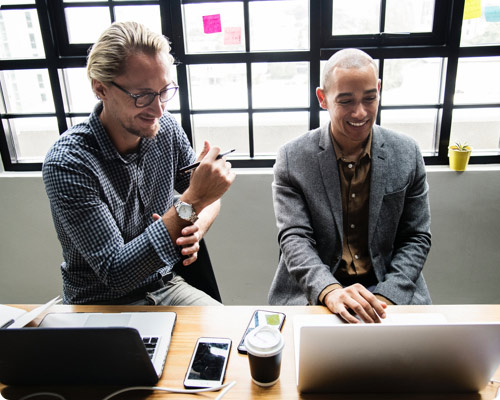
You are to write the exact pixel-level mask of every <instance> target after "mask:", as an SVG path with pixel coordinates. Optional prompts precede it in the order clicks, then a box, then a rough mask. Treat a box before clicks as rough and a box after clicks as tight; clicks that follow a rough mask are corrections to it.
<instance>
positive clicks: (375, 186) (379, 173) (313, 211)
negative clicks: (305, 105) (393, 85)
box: [269, 49, 431, 323]
mask: <svg viewBox="0 0 500 400" xmlns="http://www.w3.org/2000/svg"><path fill="white" fill-rule="evenodd" d="M380 85H381V82H380V80H379V79H378V70H377V65H376V64H375V62H374V61H373V59H372V58H371V57H370V56H369V55H368V54H366V53H364V52H363V51H361V50H357V49H345V50H341V51H339V52H337V53H335V54H334V55H333V56H332V57H331V58H330V60H329V61H328V62H327V64H326V66H325V68H324V71H323V77H322V86H321V88H318V89H317V90H316V95H317V97H318V100H319V103H320V105H321V107H322V108H323V109H327V110H328V112H329V114H330V123H329V124H327V125H325V126H323V127H321V128H318V129H314V130H312V131H310V132H308V133H306V134H305V135H302V136H301V137H299V138H297V139H295V140H293V141H291V142H289V143H287V144H285V145H284V146H282V147H281V148H280V150H279V152H278V156H277V159H276V164H275V166H274V182H273V200H274V208H275V214H276V221H277V226H278V230H279V233H278V240H279V244H280V250H281V256H280V260H279V265H278V269H277V271H276V274H275V277H274V280H273V282H272V285H271V289H270V293H269V302H270V304H288V305H304V304H324V305H325V306H327V307H328V309H330V310H331V311H332V312H334V313H337V314H339V315H340V316H341V317H342V318H344V319H345V320H346V321H348V322H353V323H356V322H359V320H363V321H365V322H380V318H385V311H384V310H385V308H386V307H387V304H430V302H431V299H430V295H429V292H428V290H427V286H426V284H425V281H424V278H423V276H422V268H423V266H424V263H425V260H426V258H427V254H428V252H429V249H430V246H431V233H430V210H429V199H428V185H427V180H426V172H425V167H424V162H423V158H422V155H421V153H420V151H419V148H418V145H417V143H416V142H415V141H414V140H413V139H411V138H409V137H407V136H404V135H401V134H398V133H396V132H393V131H390V130H388V129H384V128H381V127H380V126H377V125H375V119H376V116H377V111H378V105H379V94H380ZM356 317H357V318H356Z"/></svg>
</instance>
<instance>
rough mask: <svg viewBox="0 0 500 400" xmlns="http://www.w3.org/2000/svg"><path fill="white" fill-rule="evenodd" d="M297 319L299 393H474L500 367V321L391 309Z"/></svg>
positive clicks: (308, 316)
mask: <svg viewBox="0 0 500 400" xmlns="http://www.w3.org/2000/svg"><path fill="white" fill-rule="evenodd" d="M293 324H294V344H295V362H296V377H297V388H298V390H299V391H300V392H309V393H314V392H331V393H335V392H343V393H348V392H354V393H356V392H398V393H402V392H470V391H473V392H475V391H479V390H481V389H482V388H484V387H485V386H486V385H487V384H488V381H489V380H490V379H491V378H492V376H493V374H494V373H495V371H496V369H497V368H498V366H499V364H500V323H464V324H452V323H447V322H446V319H445V318H444V316H443V315H441V314H403V315H402V314H392V315H388V318H387V320H386V321H384V322H383V323H382V324H357V325H350V324H346V323H344V322H343V321H342V320H341V319H340V318H339V317H337V316H336V315H333V314H332V315H299V316H296V317H295V318H294V321H293Z"/></svg>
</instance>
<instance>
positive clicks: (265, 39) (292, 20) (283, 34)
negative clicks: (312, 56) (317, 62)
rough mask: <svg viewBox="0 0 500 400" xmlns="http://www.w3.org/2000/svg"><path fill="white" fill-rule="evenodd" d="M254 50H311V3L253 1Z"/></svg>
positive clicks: (250, 10) (251, 22)
mask: <svg viewBox="0 0 500 400" xmlns="http://www.w3.org/2000/svg"><path fill="white" fill-rule="evenodd" d="M249 7H250V8H249V13H250V50H251V51H266V50H309V4H308V1H307V0H287V1H283V0H279V1H252V2H250V3H249Z"/></svg>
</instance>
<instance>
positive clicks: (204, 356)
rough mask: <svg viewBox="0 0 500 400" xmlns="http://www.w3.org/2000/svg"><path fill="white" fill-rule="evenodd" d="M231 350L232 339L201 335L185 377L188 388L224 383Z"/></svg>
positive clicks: (185, 385)
mask: <svg viewBox="0 0 500 400" xmlns="http://www.w3.org/2000/svg"><path fill="white" fill-rule="evenodd" d="M230 351H231V339H229V338H213V337H200V338H199V339H198V341H197V342H196V346H195V348H194V351H193V355H192V356H191V361H190V362H189V367H188V369H187V372H186V377H185V378H184V387H186V388H190V389H191V388H208V387H215V386H220V385H222V382H223V381H224V376H225V375H226V367H227V362H228V360H229V353H230Z"/></svg>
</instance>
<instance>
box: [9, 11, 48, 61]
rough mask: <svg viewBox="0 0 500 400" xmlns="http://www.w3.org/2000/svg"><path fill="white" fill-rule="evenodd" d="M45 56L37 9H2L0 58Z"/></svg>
mask: <svg viewBox="0 0 500 400" xmlns="http://www.w3.org/2000/svg"><path fill="white" fill-rule="evenodd" d="M44 56H45V51H44V47H43V42H42V35H41V33H40V25H39V24H38V15H37V13H36V10H0V58H3V59H12V58H41V57H44Z"/></svg>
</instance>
